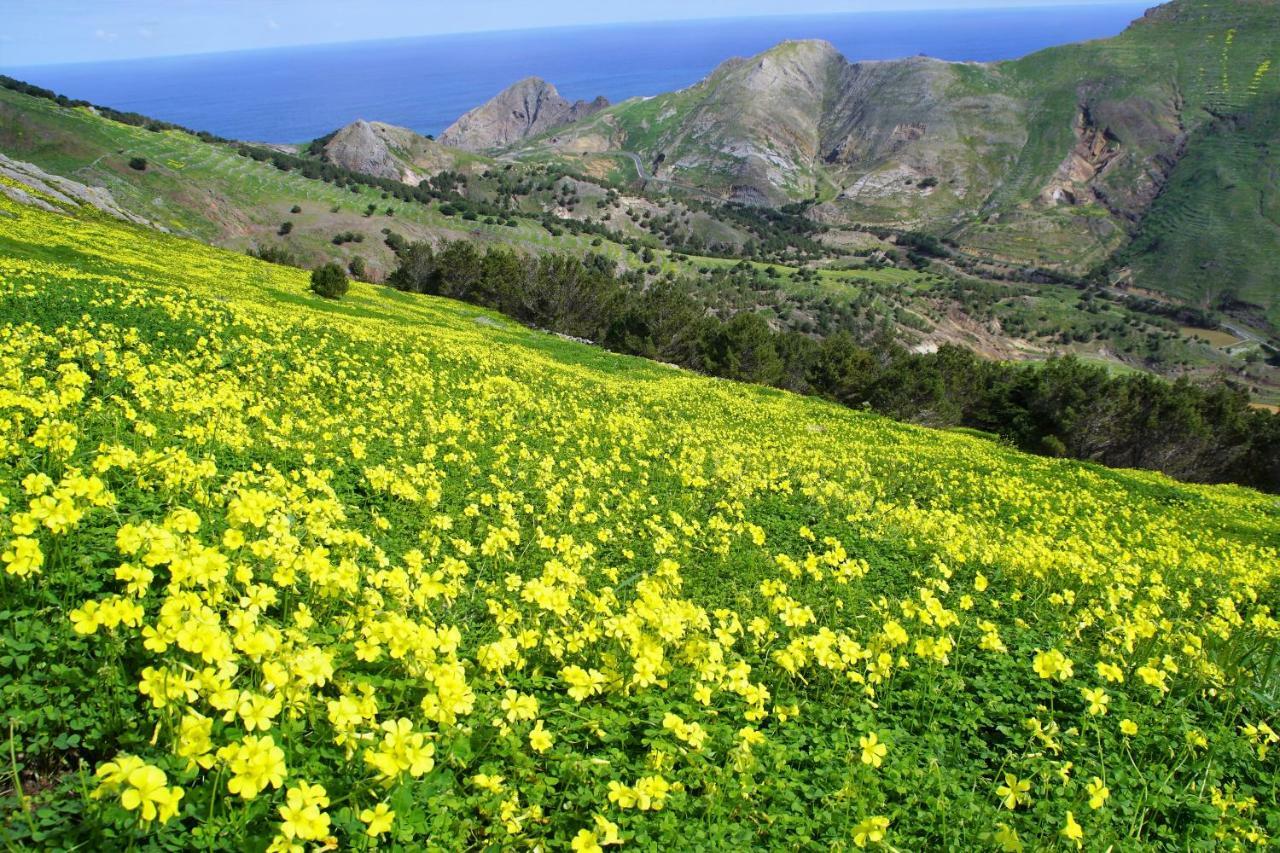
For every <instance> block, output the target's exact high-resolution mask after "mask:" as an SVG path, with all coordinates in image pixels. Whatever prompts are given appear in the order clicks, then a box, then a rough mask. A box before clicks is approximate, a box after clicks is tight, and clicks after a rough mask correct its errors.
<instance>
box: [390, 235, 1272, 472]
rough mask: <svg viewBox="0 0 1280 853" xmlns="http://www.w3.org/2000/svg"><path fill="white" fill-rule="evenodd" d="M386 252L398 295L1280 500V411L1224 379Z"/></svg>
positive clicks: (597, 270) (616, 282) (468, 260)
mask: <svg viewBox="0 0 1280 853" xmlns="http://www.w3.org/2000/svg"><path fill="white" fill-rule="evenodd" d="M392 248H393V250H395V251H396V254H397V256H398V258H399V265H398V267H397V269H396V270H395V272H393V273H392V274H391V275H390V276H389V277H388V279H387V284H389V285H390V286H392V287H395V288H397V289H399V290H404V291H409V292H414V293H428V294H434V295H439V296H447V297H450V298H453V299H458V300H462V301H465V302H470V303H473V304H476V305H483V306H485V307H488V308H493V309H496V310H498V311H501V312H502V313H504V314H506V315H508V316H510V317H513V318H515V319H517V320H520V321H522V322H524V323H527V324H529V325H533V326H537V327H540V328H544V329H548V330H550V331H554V332H558V333H561V334H565V335H571V336H573V337H578V338H586V339H588V340H591V341H594V342H596V343H599V344H600V345H602V346H604V347H605V348H607V349H610V350H613V351H615V352H619V353H624V354H628V355H639V356H644V357H647V358H651V359H656V360H659V361H664V362H667V363H671V364H676V365H680V366H682V367H686V368H689V369H692V370H696V371H698V372H700V373H705V374H708V375H710V376H719V377H723V378H726V379H734V380H738V381H743V382H753V383H758V384H762V385H769V386H773V387H776V388H783V389H786V390H790V391H795V392H798V393H801V394H812V395H819V396H822V397H825V398H827V399H830V400H834V401H836V402H839V403H841V404H843V405H846V406H850V407H854V408H864V409H871V410H874V411H877V412H880V413H882V414H885V415H888V416H890V417H893V418H896V419H899V420H904V421H910V422H913V423H920V424H926V425H929V426H935V427H953V426H963V427H970V428H974V429H978V430H982V431H985V432H988V433H994V434H996V435H998V436H1000V437H1001V438H1002V439H1004V440H1006V441H1008V442H1009V443H1011V444H1013V445H1014V446H1016V447H1018V448H1020V449H1022V450H1025V451H1030V452H1033V453H1038V454H1042V455H1047V456H1062V457H1071V458H1074V459H1082V460H1088V461H1093V462H1098V463H1101V464H1103V465H1108V466H1112V467H1126V468H1146V469H1151V470H1157V471H1162V472H1164V473H1166V474H1169V475H1170V476H1173V477H1176V478H1178V479H1182V480H1187V481H1192V482H1207V483H1222V482H1232V483H1239V484H1243V485H1248V486H1252V487H1255V488H1259V489H1264V490H1267V491H1272V492H1280V415H1276V414H1271V413H1268V412H1264V411H1260V410H1257V409H1253V408H1251V407H1250V405H1249V396H1248V394H1247V392H1245V391H1243V390H1241V389H1236V388H1232V387H1230V386H1228V385H1226V384H1222V383H1219V384H1215V385H1213V386H1210V387H1202V386H1199V385H1195V384H1193V383H1191V382H1188V381H1187V380H1185V379H1182V380H1178V381H1176V382H1169V381H1167V380H1164V379H1161V378H1158V377H1156V376H1152V375H1150V374H1145V373H1134V374H1127V375H1118V376H1113V375H1111V374H1109V373H1108V372H1107V371H1106V370H1105V369H1103V368H1101V367H1097V366H1094V365H1089V364H1086V363H1084V362H1082V361H1080V360H1078V359H1076V358H1074V357H1070V356H1068V357H1063V358H1054V359H1051V360H1050V361H1048V362H1047V363H1045V364H1040V365H1028V364H1022V365H1019V364H1010V363H1003V362H993V361H988V360H986V359H983V358H981V357H979V356H977V355H976V354H974V353H973V352H971V351H969V350H967V349H964V348H962V347H958V346H952V345H947V346H943V347H942V348H940V349H939V350H938V351H937V352H934V353H925V354H921V353H912V352H908V351H906V350H904V349H903V348H902V347H900V346H898V345H897V344H895V343H894V342H893V341H892V339H891V336H890V335H889V334H888V333H887V331H884V330H881V331H880V332H879V333H878V334H876V335H875V336H874V337H873V338H872V339H871V340H863V339H857V338H855V337H854V336H853V335H851V334H850V333H848V332H846V331H837V332H835V333H833V334H829V335H826V336H825V337H822V338H820V339H819V338H815V337H811V336H808V335H805V334H801V333H799V332H794V331H775V330H774V329H773V328H771V327H770V325H769V323H768V321H766V320H765V318H764V317H762V316H761V315H760V314H757V313H755V312H752V311H741V312H739V313H737V314H735V315H734V316H732V317H730V318H728V319H721V318H718V317H716V316H713V315H711V314H709V313H707V312H706V311H705V309H703V308H701V307H700V306H698V305H696V304H695V303H694V302H693V301H692V300H691V299H689V298H688V296H687V288H685V287H684V286H682V283H681V282H675V281H657V282H653V283H651V284H649V285H648V286H647V287H646V286H642V285H640V284H639V283H638V282H636V281H635V277H634V276H631V277H626V276H619V275H617V274H616V272H615V264H614V262H613V261H612V260H611V259H609V258H607V257H604V256H602V255H595V254H589V255H587V256H585V257H581V258H580V257H575V256H571V255H566V254H542V255H538V256H537V257H533V258H530V257H527V256H525V255H522V254H520V253H518V252H515V251H513V250H510V249H505V248H500V247H490V248H487V249H481V248H478V247H477V246H476V245H475V244H473V243H469V242H466V241H458V242H452V243H446V244H445V245H443V246H442V247H441V248H439V249H438V250H436V249H433V248H432V247H431V246H430V245H429V244H427V243H406V242H404V241H403V240H397V241H394V243H393V244H392Z"/></svg>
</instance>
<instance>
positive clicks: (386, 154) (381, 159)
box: [322, 119, 403, 181]
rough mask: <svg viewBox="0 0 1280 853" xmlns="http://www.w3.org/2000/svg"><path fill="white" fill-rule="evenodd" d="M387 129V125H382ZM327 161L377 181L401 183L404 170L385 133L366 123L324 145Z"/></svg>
mask: <svg viewBox="0 0 1280 853" xmlns="http://www.w3.org/2000/svg"><path fill="white" fill-rule="evenodd" d="M383 127H384V128H386V127H387V125H383ZM322 156H323V157H324V159H326V160H328V161H329V162H330V163H333V164H335V165H338V166H342V167H343V168H344V169H350V170H351V171H353V172H360V173H361V174H365V175H372V176H374V177H375V178H391V179H392V180H396V181H398V180H400V179H401V177H402V174H403V168H402V167H401V164H400V162H399V161H398V160H397V159H396V158H395V157H394V156H393V155H392V154H391V149H390V147H389V146H388V145H387V140H386V138H385V130H384V132H383V133H379V132H378V131H377V129H375V126H374V125H373V124H371V123H369V122H367V121H365V120H364V119H360V120H359V121H354V122H352V123H351V124H349V125H347V126H346V127H344V128H342V129H341V130H339V131H338V132H337V133H335V134H334V135H333V138H332V139H330V140H329V141H328V142H326V143H325V145H324V151H323V155H322Z"/></svg>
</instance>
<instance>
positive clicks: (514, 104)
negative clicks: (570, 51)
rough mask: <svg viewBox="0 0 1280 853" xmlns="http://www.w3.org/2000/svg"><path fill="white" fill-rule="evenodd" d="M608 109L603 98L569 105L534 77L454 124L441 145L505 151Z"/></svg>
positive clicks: (518, 84)
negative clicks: (517, 143)
mask: <svg viewBox="0 0 1280 853" xmlns="http://www.w3.org/2000/svg"><path fill="white" fill-rule="evenodd" d="M608 106H609V102H608V101H607V100H605V99H604V98H596V99H595V100H594V101H589V102H588V101H577V102H574V103H570V102H569V101H567V100H565V99H564V98H562V97H561V96H560V93H559V92H558V91H556V87H555V86H553V85H551V84H550V83H548V82H546V81H545V80H541V79H539V78H537V77H529V78H527V79H525V80H521V81H520V82H519V83H516V84H515V85H514V86H511V87H509V88H507V89H505V90H503V91H502V92H501V93H499V94H498V95H497V97H495V98H493V99H492V100H490V101H489V102H488V103H485V104H483V105H481V106H479V107H476V108H475V109H474V110H471V111H470V112H468V113H467V114H466V115H464V116H462V118H460V119H458V120H457V121H456V122H454V123H453V125H451V126H450V127H449V128H448V129H447V130H445V132H444V133H442V134H441V135H440V142H441V143H442V144H444V145H447V146H450V147H453V148H462V149H464V150H466V151H487V150H492V149H497V148H505V147H507V146H508V145H512V144H514V143H516V142H519V141H520V140H522V139H526V138H528V137H531V136H538V135H540V134H543V133H546V132H548V131H551V130H555V129H556V128H558V127H563V126H565V125H568V124H572V123H573V122H575V121H579V120H581V119H584V118H586V117H588V116H591V115H594V114H595V113H598V112H600V111H601V110H603V109H605V108H606V107H608Z"/></svg>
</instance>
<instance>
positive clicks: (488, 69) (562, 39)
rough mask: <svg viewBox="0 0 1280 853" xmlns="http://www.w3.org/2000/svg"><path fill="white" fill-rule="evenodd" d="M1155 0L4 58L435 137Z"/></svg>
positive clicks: (1036, 46)
mask: <svg viewBox="0 0 1280 853" xmlns="http://www.w3.org/2000/svg"><path fill="white" fill-rule="evenodd" d="M1148 7H1149V6H1148V4H1147V3H1133V4H1123V5H1113V6H1112V5H1109V6H1097V5H1081V4H1063V5H1056V6H1043V7H1010V8H983V9H971V10H911V11H906V12H884V11H878V12H850V13H841V14H824V15H767V16H741V17H720V18H702V19H693V20H682V21H655V22H646V23H625V24H604V25H601V24H592V25H579V26H556V27H546V28H537V29H515V30H485V31H478V32H466V33H450V34H441V35H427V36H398V37H393V38H385V39H373V40H360V41H351V42H327V43H321V44H307V45H291V46H285V47H273V48H253V49H246V50H236V51H219V52H210V53H187V54H178V55H171V56H159V57H147V58H141V59H115V60H108V61H100V62H80V63H60V64H47V65H27V66H6V65H0V73H4V74H7V75H9V76H13V77H16V78H19V79H22V80H24V81H26V82H29V83H33V84H35V85H38V86H43V87H45V88H49V89H52V90H54V91H56V92H58V93H59V94H63V95H66V96H68V97H71V98H76V99H83V100H87V101H91V102H93V103H95V104H100V105H103V106H110V107H113V108H115V109H120V110H126V111H134V112H138V113H142V114H145V115H148V116H150V117H153V118H157V119H161V120H164V121H171V122H174V123H177V124H181V125H184V126H186V127H190V128H191V129H193V130H206V131H210V132H212V133H217V134H219V135H222V136H227V137H231V138H236V139H246V140H254V141H260V142H269V143H298V142H305V141H308V140H310V139H314V138H316V137H318V136H322V135H324V134H326V133H329V132H331V131H333V130H336V129H337V128H339V127H342V126H343V125H345V124H348V123H350V122H351V121H355V120H357V119H362V118H363V119H366V120H370V121H382V122H387V123H389V124H396V125H402V126H405V127H409V128H411V129H413V130H415V131H417V132H419V133H423V134H426V135H432V136H434V135H438V134H439V133H440V132H441V131H442V130H444V129H445V128H446V127H447V126H448V125H449V124H451V123H452V122H453V121H454V120H456V119H457V118H458V117H459V116H461V115H462V114H463V113H465V112H466V111H467V110H470V109H472V108H474V107H476V106H479V105H480V104H482V103H484V102H485V101H486V100H488V99H489V98H492V97H493V96H494V95H496V94H498V92H500V91H502V89H504V88H506V87H507V86H509V85H511V84H512V83H514V82H516V81H517V80H520V79H523V78H525V77H530V76H537V77H541V78H543V79H545V80H547V81H548V82H550V83H552V84H553V85H555V86H556V87H557V89H558V90H559V91H560V93H561V95H563V96H564V97H566V98H568V99H570V100H578V99H582V100H590V99H592V98H594V97H596V96H597V95H603V96H604V97H606V98H608V99H609V100H610V101H611V102H613V103H617V102H620V101H623V100H626V99H628V98H632V97H644V96H652V95H657V94H661V93H663V92H668V91H673V90H676V89H681V88H685V87H687V86H690V85H693V84H695V83H697V82H698V81H699V80H701V79H703V78H704V77H705V76H706V75H707V74H709V73H710V72H711V71H712V70H714V69H715V67H717V66H718V65H719V64H721V63H722V62H724V61H726V60H728V59H731V58H734V57H740V56H751V55H754V54H757V53H759V52H761V51H763V50H767V49H768V48H769V47H772V46H773V45H775V44H778V43H779V42H782V41H785V40H788V39H823V40H826V41H829V42H831V43H832V44H834V45H835V47H836V48H837V49H838V50H839V51H840V52H841V53H842V54H843V55H844V56H845V57H846V58H847V59H849V60H850V61H854V62H857V61H873V60H884V59H897V58H902V57H906V56H917V55H927V56H931V57H934V58H937V59H943V60H948V61H973V62H991V61H1001V60H1009V59H1017V58H1019V57H1021V56H1025V55H1027V54H1030V53H1034V52H1037V51H1039V50H1042V49H1045V48H1049V47H1053V46H1057V45H1061V44H1068V43H1071V42H1077V41H1084V40H1089V39H1096V38H1106V37H1110V36H1113V35H1115V34H1117V33H1119V32H1120V31H1122V30H1123V29H1124V28H1125V27H1126V26H1127V25H1128V24H1129V23H1130V22H1131V21H1133V20H1134V19H1136V18H1137V17H1140V16H1141V14H1142V13H1143V12H1144V11H1145V10H1146V9H1147V8H1148ZM423 63H428V64H427V65H426V67H424V66H423ZM334 68H340V69H342V72H343V73H341V74H335V73H333V69H334ZM246 93H247V95H246Z"/></svg>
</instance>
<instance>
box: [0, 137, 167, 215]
mask: <svg viewBox="0 0 1280 853" xmlns="http://www.w3.org/2000/svg"><path fill="white" fill-rule="evenodd" d="M0 177H3V178H7V179H9V181H12V182H14V183H17V184H21V185H22V186H13V184H11V183H8V182H6V181H0V192H2V193H4V194H5V195H6V196H8V197H9V198H11V199H13V200H14V201H16V202H18V203H19V204H27V205H31V206H33V207H38V208H40V209H41V210H48V211H51V212H57V211H58V210H59V206H63V207H77V206H81V205H88V206H90V207H96V208H97V209H98V210H100V211H102V212H103V213H105V214H107V215H109V216H114V217H115V218H117V219H123V220H124V221H126V222H133V223H135V224H137V225H146V226H148V227H151V228H158V229H159V230H161V231H167V230H168V229H166V228H162V227H160V226H159V225H155V224H153V223H152V222H150V221H149V220H147V219H144V218H142V217H141V216H138V215H137V214H135V213H131V212H129V211H128V210H125V209H124V208H123V207H121V206H120V205H119V204H117V203H116V200H115V198H114V197H113V196H112V195H111V192H110V191H109V190H107V189H106V188H105V187H92V186H89V185H87V184H82V183H80V182H78V181H73V180H71V179H70V178H64V177H62V176H60V175H51V174H49V173H48V172H46V171H44V170H43V169H41V168H40V167H39V166H36V165H33V164H31V163H25V162H23V161H21V160H13V159H11V158H9V157H6V156H5V155H3V154H0Z"/></svg>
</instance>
